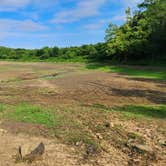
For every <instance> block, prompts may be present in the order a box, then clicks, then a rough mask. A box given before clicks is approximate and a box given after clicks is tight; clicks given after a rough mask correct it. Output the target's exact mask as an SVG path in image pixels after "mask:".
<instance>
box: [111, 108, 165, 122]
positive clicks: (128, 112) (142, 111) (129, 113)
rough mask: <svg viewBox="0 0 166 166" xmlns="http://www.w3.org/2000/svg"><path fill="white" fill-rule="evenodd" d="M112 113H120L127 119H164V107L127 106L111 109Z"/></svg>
mask: <svg viewBox="0 0 166 166" xmlns="http://www.w3.org/2000/svg"><path fill="white" fill-rule="evenodd" d="M113 110H114V111H119V112H122V113H123V114H124V115H125V116H126V117H128V118H157V119H165V118H166V105H162V106H135V105H128V106H123V107H116V108H113Z"/></svg>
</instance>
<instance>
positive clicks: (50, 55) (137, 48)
mask: <svg viewBox="0 0 166 166" xmlns="http://www.w3.org/2000/svg"><path fill="white" fill-rule="evenodd" d="M165 9H166V1H165V0H144V2H143V3H141V4H138V8H137V10H136V11H134V12H132V11H131V9H130V8H128V9H126V22H125V23H124V24H123V25H121V26H119V27H118V26H117V25H114V24H112V23H110V25H109V26H108V28H107V30H106V36H105V42H104V43H97V44H95V45H83V46H80V47H66V48H58V47H56V46H55V47H53V48H49V47H44V48H41V49H33V50H27V49H20V48H18V49H12V48H6V47H0V59H8V60H9V59H11V60H19V59H20V60H55V61H56V60H64V61H65V60H69V59H71V60H75V61H83V60H95V61H106V60H107V61H116V62H121V63H129V62H133V63H146V62H151V63H154V62H156V61H157V62H161V63H162V62H166V48H165V43H166V10H165Z"/></svg>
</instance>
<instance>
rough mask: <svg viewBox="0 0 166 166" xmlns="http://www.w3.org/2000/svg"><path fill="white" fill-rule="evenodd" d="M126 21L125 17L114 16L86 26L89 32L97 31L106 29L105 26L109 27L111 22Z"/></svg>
mask: <svg viewBox="0 0 166 166" xmlns="http://www.w3.org/2000/svg"><path fill="white" fill-rule="evenodd" d="M125 20H126V16H125V15H117V16H113V17H112V18H110V19H101V20H98V21H96V22H94V23H90V24H87V25H85V26H84V28H85V29H87V30H96V29H101V28H102V27H104V26H105V25H108V24H109V23H111V22H115V21H120V22H122V21H125Z"/></svg>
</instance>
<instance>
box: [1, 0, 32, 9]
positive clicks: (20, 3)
mask: <svg viewBox="0 0 166 166" xmlns="http://www.w3.org/2000/svg"><path fill="white" fill-rule="evenodd" d="M30 1H31V0H1V1H0V11H10V10H16V9H18V8H23V7H25V6H27V5H28V4H29V3H30Z"/></svg>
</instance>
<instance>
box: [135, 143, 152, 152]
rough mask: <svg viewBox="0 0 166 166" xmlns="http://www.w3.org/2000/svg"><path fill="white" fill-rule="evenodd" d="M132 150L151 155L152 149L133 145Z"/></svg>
mask: <svg viewBox="0 0 166 166" xmlns="http://www.w3.org/2000/svg"><path fill="white" fill-rule="evenodd" d="M132 148H134V149H136V150H137V151H138V152H140V153H150V154H152V153H153V149H152V148H151V147H149V146H147V145H140V144H133V145H132Z"/></svg>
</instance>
